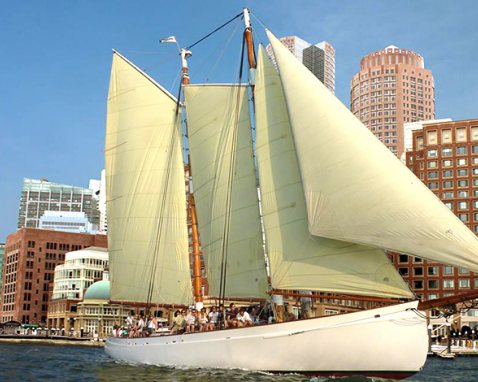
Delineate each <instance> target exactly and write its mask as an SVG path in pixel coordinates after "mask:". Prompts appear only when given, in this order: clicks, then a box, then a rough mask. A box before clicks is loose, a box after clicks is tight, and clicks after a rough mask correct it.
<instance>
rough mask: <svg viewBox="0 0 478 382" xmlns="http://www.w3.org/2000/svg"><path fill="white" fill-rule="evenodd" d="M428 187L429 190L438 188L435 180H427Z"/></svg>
mask: <svg viewBox="0 0 478 382" xmlns="http://www.w3.org/2000/svg"><path fill="white" fill-rule="evenodd" d="M428 188H429V189H430V190H436V189H437V188H438V183H437V182H428Z"/></svg>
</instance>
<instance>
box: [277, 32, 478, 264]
mask: <svg viewBox="0 0 478 382" xmlns="http://www.w3.org/2000/svg"><path fill="white" fill-rule="evenodd" d="M268 36H269V40H270V41H271V45H272V47H273V50H274V55H275V58H276V61H277V64H278V68H279V73H280V78H281V83H282V86H283V89H284V93H285V99H286V102H287V108H288V111H289V116H290V122H291V126H292V132H293V140H294V143H295V147H296V150H297V153H298V154H297V156H298V161H299V167H300V173H301V177H302V181H303V186H304V193H305V199H306V206H307V211H308V225H309V231H310V232H311V233H312V234H313V235H317V236H321V237H328V238H332V239H337V240H343V241H349V242H354V243H360V244H366V245H371V246H376V247H380V248H385V249H390V250H395V251H399V252H404V253H408V254H413V255H416V256H419V257H424V258H427V259H431V260H435V261H439V262H443V263H447V264H452V265H455V266H460V267H464V268H468V269H470V270H472V271H475V272H476V271H478V238H477V237H476V236H475V234H473V233H472V232H471V231H470V230H469V229H468V228H467V227H466V226H465V225H464V224H463V223H462V222H461V221H460V220H459V219H458V218H457V217H456V216H455V215H454V214H453V213H452V212H451V211H450V210H449V209H448V208H447V207H446V206H445V205H444V204H443V203H441V202H440V200H439V199H438V198H437V197H436V196H435V195H434V194H433V193H432V192H431V191H430V190H429V189H428V188H427V187H426V186H425V185H424V184H423V183H422V182H421V181H420V180H419V179H418V178H416V177H415V176H414V175H413V174H412V173H411V172H410V171H409V170H408V169H407V168H406V167H405V166H404V165H403V164H402V163H401V162H400V161H399V160H398V159H397V158H396V157H395V156H394V155H393V154H392V153H391V152H390V151H389V150H388V149H387V148H386V147H385V146H384V145H383V144H382V143H380V142H379V141H378V140H377V139H376V138H375V136H374V135H373V134H372V133H371V132H370V131H369V130H368V129H367V128H366V127H365V126H363V125H362V123H361V122H360V121H359V120H358V119H357V118H356V117H355V116H354V115H353V114H352V113H351V112H350V111H349V110H348V109H347V108H346V107H345V106H344V105H343V104H342V103H341V102H340V101H339V100H338V99H337V98H335V97H334V96H333V95H332V93H330V91H328V90H327V88H326V87H325V86H324V85H323V84H322V83H321V82H320V81H319V80H318V79H317V78H316V77H315V76H314V75H313V74H312V73H311V72H310V71H309V70H308V69H307V68H305V67H304V66H303V65H302V64H301V63H300V62H299V61H297V60H296V59H295V58H294V57H293V56H292V55H291V54H290V53H289V52H288V51H287V49H286V48H285V47H284V46H283V45H282V44H281V43H280V41H278V40H277V38H276V37H275V36H274V35H272V33H270V32H268Z"/></svg>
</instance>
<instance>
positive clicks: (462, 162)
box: [420, 157, 478, 170]
mask: <svg viewBox="0 0 478 382" xmlns="http://www.w3.org/2000/svg"><path fill="white" fill-rule="evenodd" d="M453 163H454V160H453V159H444V160H442V161H441V165H442V167H452V166H453ZM439 164H440V161H436V160H430V161H428V162H427V168H429V169H431V168H437V167H438V165H439ZM467 164H468V160H467V158H458V159H456V165H457V166H466V165H467ZM471 164H474V165H475V164H478V157H474V158H471ZM423 168H424V163H423V162H420V169H421V170H423Z"/></svg>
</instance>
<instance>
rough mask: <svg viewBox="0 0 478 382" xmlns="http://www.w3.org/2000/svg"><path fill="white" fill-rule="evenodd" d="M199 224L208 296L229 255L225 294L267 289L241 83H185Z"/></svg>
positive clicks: (243, 294) (257, 294) (259, 294)
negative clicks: (238, 84) (206, 272)
mask: <svg viewBox="0 0 478 382" xmlns="http://www.w3.org/2000/svg"><path fill="white" fill-rule="evenodd" d="M185 101H186V105H187V115H188V118H187V120H188V137H189V149H190V155H191V166H192V174H193V185H194V196H195V201H196V208H197V215H198V228H199V232H200V241H201V247H202V251H203V253H204V256H205V260H206V264H207V268H208V274H207V279H208V283H209V295H211V296H219V292H220V289H221V288H220V285H221V274H222V275H223V276H224V274H223V273H224V272H222V271H221V264H222V262H223V256H225V257H226V258H227V259H226V261H227V267H226V275H225V276H226V284H225V285H226V287H225V292H226V295H227V296H233V297H265V296H266V291H267V282H266V271H265V260H264V254H263V248H262V232H261V226H260V218H259V207H258V198H257V191H256V189H257V188H256V177H255V172H254V165H253V154H252V138H251V129H250V117H249V105H248V102H247V91H246V87H244V86H235V85H209V86H205V85H188V86H186V87H185Z"/></svg>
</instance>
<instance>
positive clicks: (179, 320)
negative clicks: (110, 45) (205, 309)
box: [171, 310, 186, 334]
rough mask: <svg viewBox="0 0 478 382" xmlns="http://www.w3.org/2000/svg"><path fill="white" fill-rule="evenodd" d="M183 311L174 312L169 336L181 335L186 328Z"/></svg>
mask: <svg viewBox="0 0 478 382" xmlns="http://www.w3.org/2000/svg"><path fill="white" fill-rule="evenodd" d="M184 313H185V311H184V310H183V311H181V310H176V312H174V319H173V326H172V327H171V334H177V333H182V332H183V330H184V328H185V327H186V320H185V318H184V315H183V314H184Z"/></svg>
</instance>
